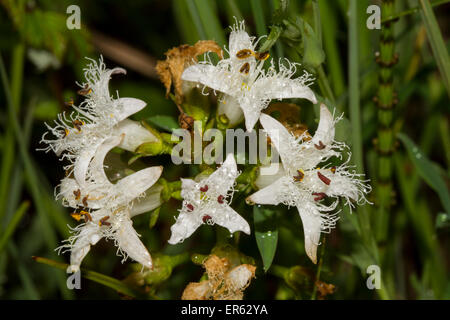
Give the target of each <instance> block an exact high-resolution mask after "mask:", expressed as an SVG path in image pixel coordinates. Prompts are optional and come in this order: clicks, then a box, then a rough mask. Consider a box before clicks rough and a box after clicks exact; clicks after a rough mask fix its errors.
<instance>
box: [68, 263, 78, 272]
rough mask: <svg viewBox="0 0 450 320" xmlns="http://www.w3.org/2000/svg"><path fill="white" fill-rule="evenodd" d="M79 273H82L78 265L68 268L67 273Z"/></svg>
mask: <svg viewBox="0 0 450 320" xmlns="http://www.w3.org/2000/svg"><path fill="white" fill-rule="evenodd" d="M78 271H80V266H78V265H74V264H73V265H70V266H68V267H67V273H76V272H78Z"/></svg>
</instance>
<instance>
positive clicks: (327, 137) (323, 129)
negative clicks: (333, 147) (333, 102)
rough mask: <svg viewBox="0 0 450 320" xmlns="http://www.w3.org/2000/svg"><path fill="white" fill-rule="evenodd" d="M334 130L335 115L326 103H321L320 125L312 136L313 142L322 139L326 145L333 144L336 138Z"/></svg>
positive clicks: (316, 142) (317, 142)
mask: <svg viewBox="0 0 450 320" xmlns="http://www.w3.org/2000/svg"><path fill="white" fill-rule="evenodd" d="M334 131H335V129H334V119H333V115H332V114H331V112H330V111H329V110H328V108H327V106H326V105H324V104H321V105H320V120H319V126H318V127H317V130H316V132H315V134H314V136H313V138H312V140H313V143H315V144H319V142H320V141H322V143H323V144H324V145H325V146H327V145H329V144H331V143H332V142H333V140H334Z"/></svg>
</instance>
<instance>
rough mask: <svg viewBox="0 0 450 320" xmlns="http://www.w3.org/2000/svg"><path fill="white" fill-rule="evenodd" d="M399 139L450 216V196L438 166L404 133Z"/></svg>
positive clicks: (399, 135)
mask: <svg viewBox="0 0 450 320" xmlns="http://www.w3.org/2000/svg"><path fill="white" fill-rule="evenodd" d="M397 136H398V138H399V139H400V141H402V142H403V145H404V146H405V148H406V150H407V151H408V155H409V157H410V159H411V161H412V162H413V164H414V166H415V167H416V169H417V172H418V173H419V175H420V176H421V177H422V178H423V179H424V180H425V182H426V183H427V184H428V185H429V186H430V187H431V188H433V189H434V190H435V191H436V192H437V194H438V195H439V199H440V200H441V203H442V205H443V207H444V209H445V211H446V212H447V215H449V214H450V195H449V192H448V189H447V185H446V184H445V181H444V179H443V178H442V177H441V175H440V174H439V170H438V168H437V166H436V165H435V164H434V163H433V162H431V161H430V160H429V159H428V158H427V157H426V156H425V155H424V154H423V153H422V151H421V150H420V149H419V148H418V147H417V146H416V145H415V144H414V142H413V141H412V140H411V139H409V138H408V136H406V135H405V134H403V133H399V134H398V135H397Z"/></svg>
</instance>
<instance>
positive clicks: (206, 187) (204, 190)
mask: <svg viewBox="0 0 450 320" xmlns="http://www.w3.org/2000/svg"><path fill="white" fill-rule="evenodd" d="M200 191H201V192H206V191H208V185H204V186H203V187H201V188H200Z"/></svg>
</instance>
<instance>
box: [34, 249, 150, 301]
mask: <svg viewBox="0 0 450 320" xmlns="http://www.w3.org/2000/svg"><path fill="white" fill-rule="evenodd" d="M33 260H34V261H36V262H39V263H43V264H46V265H49V266H51V267H54V268H58V269H61V270H64V271H65V270H66V269H67V267H68V266H69V265H68V264H67V263H61V262H57V261H54V260H51V259H47V258H43V257H33ZM81 275H82V276H83V277H84V278H86V279H89V280H92V281H94V282H97V283H99V284H101V285H104V286H106V287H108V288H111V289H113V290H115V291H117V292H119V293H122V294H124V295H127V296H130V297H133V298H148V297H147V296H146V295H145V294H143V293H141V292H139V291H138V290H137V289H135V288H132V287H130V286H128V285H126V284H124V283H123V282H122V281H120V280H117V279H115V278H111V277H108V276H106V275H104V274H101V273H98V272H95V271H90V270H86V269H84V268H81Z"/></svg>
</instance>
